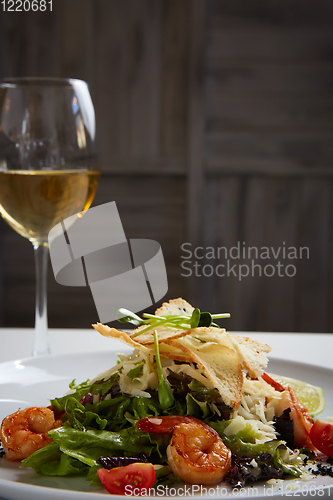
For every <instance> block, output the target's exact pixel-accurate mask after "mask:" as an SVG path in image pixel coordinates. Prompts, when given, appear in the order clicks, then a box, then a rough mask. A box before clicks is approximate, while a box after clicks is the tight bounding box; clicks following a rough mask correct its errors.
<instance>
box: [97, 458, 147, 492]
mask: <svg viewBox="0 0 333 500" xmlns="http://www.w3.org/2000/svg"><path fill="white" fill-rule="evenodd" d="M97 474H98V477H99V478H100V480H101V483H102V485H103V486H104V488H105V489H106V490H107V491H108V492H109V493H112V494H113V495H130V496H139V495H141V494H146V493H147V491H146V490H148V489H149V488H151V487H152V486H153V484H154V482H155V477H156V474H155V469H154V466H153V464H145V463H142V462H135V463H134V464H130V465H126V466H125V467H115V468H114V469H98V471H97Z"/></svg>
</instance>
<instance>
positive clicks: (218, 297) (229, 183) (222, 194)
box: [184, 175, 241, 330]
mask: <svg viewBox="0 0 333 500" xmlns="http://www.w3.org/2000/svg"><path fill="white" fill-rule="evenodd" d="M240 187H241V182H240V179H239V177H237V176H224V175H223V176H221V175H209V176H208V177H207V182H206V184H205V196H204V206H205V212H204V225H203V227H204V229H203V236H202V244H203V246H204V248H206V249H207V252H206V255H207V254H208V256H209V247H211V248H212V249H213V252H215V258H207V257H206V258H205V259H202V260H201V259H200V260H199V261H198V263H199V264H200V265H202V267H203V266H206V265H208V266H212V267H213V268H214V273H213V274H212V276H211V277H209V276H208V274H209V273H210V268H209V267H208V268H207V272H206V274H207V277H206V278H205V277H203V278H198V279H196V282H197V283H195V286H197V287H198V289H199V290H201V300H200V304H199V307H201V309H202V310H208V311H213V312H216V311H220V312H230V313H231V318H230V320H228V321H226V322H225V323H224V322H223V324H225V325H226V326H227V328H228V329H231V330H236V329H237V326H239V327H240V326H241V323H240V322H239V317H240V315H239V304H237V303H236V293H235V290H236V288H237V287H238V279H237V278H236V277H235V276H233V274H232V273H231V274H230V275H229V276H228V275H227V276H222V274H227V269H226V268H225V267H222V266H227V265H228V264H227V260H226V258H225V250H221V251H220V256H219V255H218V252H219V250H218V248H226V249H227V251H228V252H229V250H230V248H232V247H235V246H236V245H237V241H238V231H239V218H238V210H239V201H240ZM184 255H185V254H184ZM218 266H219V267H218ZM202 272H203V271H202V270H201V273H202ZM187 273H188V271H187V272H186V274H187ZM221 324H222V323H221Z"/></svg>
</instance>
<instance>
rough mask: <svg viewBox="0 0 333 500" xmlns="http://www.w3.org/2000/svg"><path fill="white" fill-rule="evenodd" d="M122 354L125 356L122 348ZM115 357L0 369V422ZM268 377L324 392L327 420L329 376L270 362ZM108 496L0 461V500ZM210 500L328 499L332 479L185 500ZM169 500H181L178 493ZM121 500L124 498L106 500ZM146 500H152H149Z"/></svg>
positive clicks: (39, 361)
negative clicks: (292, 380) (272, 375)
mask: <svg viewBox="0 0 333 500" xmlns="http://www.w3.org/2000/svg"><path fill="white" fill-rule="evenodd" d="M122 351H123V352H130V350H129V349H128V348H126V347H125V348H124V349H122ZM116 359H117V353H116V351H111V352H110V351H107V352H105V351H104V352H100V353H99V352H94V353H79V354H67V355H59V356H49V357H41V358H29V359H26V360H20V361H15V362H7V363H2V364H0V420H1V419H2V418H4V417H5V416H6V415H8V414H10V413H12V412H14V411H16V410H17V409H18V408H19V407H21V408H23V407H25V406H47V405H48V404H49V399H52V398H54V397H57V396H61V395H63V394H64V393H65V392H66V391H67V390H68V384H69V383H70V382H71V381H72V380H73V379H74V378H76V380H77V382H81V381H84V380H86V379H87V378H93V377H95V376H96V375H97V374H98V373H101V372H103V371H105V370H106V369H108V368H110V367H111V366H113V365H114V364H115V363H116ZM269 371H271V372H273V373H280V374H282V375H286V376H289V377H293V378H297V379H301V380H304V381H306V382H310V383H312V384H313V385H318V386H321V387H322V388H323V389H324V391H325V396H326V409H325V412H324V413H323V417H327V416H332V415H333V388H332V385H331V384H332V380H333V370H329V369H325V368H321V367H316V366H313V365H306V364H301V363H291V362H289V361H282V360H278V359H271V360H270V362H269ZM105 494H106V495H108V493H107V492H106V491H105V490H104V489H101V488H98V487H95V488H92V487H90V485H89V483H88V482H87V481H85V479H84V478H80V477H79V478H60V477H42V476H37V475H36V474H35V472H34V471H33V470H31V469H19V467H18V464H16V463H9V462H7V461H6V460H5V459H0V497H1V498H5V499H9V500H23V499H24V500H46V499H47V500H60V499H65V500H84V499H87V500H101V495H105ZM198 495H200V497H201V498H202V499H210V498H213V497H215V498H221V497H223V498H226V499H232V498H237V497H241V498H251V499H253V498H257V499H259V498H267V497H270V496H274V497H279V496H281V495H283V496H299V497H303V496H308V497H309V498H311V497H313V496H316V495H318V496H319V497H320V498H329V497H330V496H332V498H333V478H330V477H320V476H319V477H315V476H314V477H313V480H311V481H309V482H302V481H299V480H292V481H284V482H283V486H281V485H279V486H274V487H273V486H271V485H269V486H268V485H267V484H266V485H261V486H257V485H254V486H253V487H249V488H245V489H244V490H240V491H237V490H235V491H232V490H230V489H228V490H227V489H226V488H224V489H223V490H221V489H220V491H218V490H217V489H216V488H210V489H209V488H206V489H203V490H202V491H199V492H197V493H196V494H191V495H190V496H198ZM169 496H171V497H172V498H183V496H184V495H182V491H179V493H177V494H175V491H174V490H172V491H169ZM112 498H114V499H116V498H118V499H124V497H112ZM150 498H152V497H150Z"/></svg>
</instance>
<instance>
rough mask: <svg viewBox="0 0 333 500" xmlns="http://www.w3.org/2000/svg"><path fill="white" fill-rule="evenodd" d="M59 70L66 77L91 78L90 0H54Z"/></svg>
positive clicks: (91, 10) (91, 16) (89, 80)
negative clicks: (55, 4) (55, 0)
mask: <svg viewBox="0 0 333 500" xmlns="http://www.w3.org/2000/svg"><path fill="white" fill-rule="evenodd" d="M56 14H57V28H58V36H59V60H60V63H59V73H60V76H63V77H66V78H69V77H70V78H81V79H83V80H85V81H87V82H88V83H89V84H91V83H92V82H93V77H94V72H93V50H94V36H93V31H92V30H93V2H92V0H85V1H84V2H82V0H71V1H70V2H68V1H66V0H60V2H59V0H58V1H57V9H56Z"/></svg>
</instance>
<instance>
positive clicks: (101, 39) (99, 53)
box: [93, 0, 129, 170]
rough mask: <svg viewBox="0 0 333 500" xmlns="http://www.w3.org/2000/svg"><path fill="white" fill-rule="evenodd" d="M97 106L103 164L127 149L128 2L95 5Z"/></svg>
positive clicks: (108, 166)
mask: <svg viewBox="0 0 333 500" xmlns="http://www.w3.org/2000/svg"><path fill="white" fill-rule="evenodd" d="M94 14H95V16H94V28H93V29H94V34H95V52H94V56H95V81H96V83H95V85H96V89H98V91H97V92H95V98H94V103H95V109H96V117H97V125H98V132H99V135H100V143H101V149H102V166H103V168H105V169H106V170H107V169H109V168H111V170H112V167H110V161H111V160H112V159H113V160H119V159H123V158H124V157H125V156H126V152H127V148H128V137H127V129H128V64H129V53H128V52H129V48H128V44H129V36H128V32H129V3H128V0H125V1H123V2H119V1H117V0H108V1H103V2H97V3H96V4H95V5H94Z"/></svg>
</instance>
